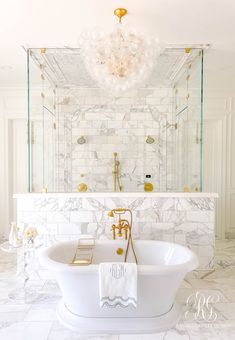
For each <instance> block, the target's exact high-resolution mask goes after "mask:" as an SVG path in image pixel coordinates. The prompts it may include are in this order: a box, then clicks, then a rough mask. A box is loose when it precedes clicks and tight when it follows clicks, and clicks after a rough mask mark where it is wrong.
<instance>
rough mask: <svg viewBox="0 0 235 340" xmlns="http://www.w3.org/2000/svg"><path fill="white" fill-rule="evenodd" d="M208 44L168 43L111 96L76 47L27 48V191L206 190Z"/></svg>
mask: <svg viewBox="0 0 235 340" xmlns="http://www.w3.org/2000/svg"><path fill="white" fill-rule="evenodd" d="M203 53H204V51H203V49H202V48H200V47H191V48H185V47H174V46H169V47H165V49H164V51H162V53H161V54H160V55H159V57H158V58H157V60H156V64H155V67H154V70H153V72H152V74H151V77H150V78H149V79H148V80H147V81H145V83H144V84H143V85H142V87H140V88H135V89H134V90H131V91H128V92H125V93H122V94H121V95H120V96H113V95H112V93H109V92H107V91H106V90H104V89H102V88H101V87H99V86H98V85H97V84H96V83H95V81H94V80H93V79H92V77H91V74H90V72H88V71H87V69H86V67H85V64H84V61H83V58H82V55H81V51H80V49H79V48H29V49H27V63H28V65H27V66H28V141H29V142H28V158H29V162H28V163H29V169H28V190H29V192H43V191H44V192H77V191H89V192H112V191H123V192H143V191H144V190H145V191H148V190H152V191H156V192H167V191H172V192H182V191H193V192H197V191H202V137H203Z"/></svg>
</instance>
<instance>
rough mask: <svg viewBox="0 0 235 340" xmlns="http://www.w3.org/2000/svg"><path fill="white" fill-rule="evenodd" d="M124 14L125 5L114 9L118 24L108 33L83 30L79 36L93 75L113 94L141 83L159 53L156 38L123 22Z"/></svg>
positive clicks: (88, 67) (84, 55)
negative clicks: (149, 36)
mask: <svg viewBox="0 0 235 340" xmlns="http://www.w3.org/2000/svg"><path fill="white" fill-rule="evenodd" d="M126 13H127V11H126V9H124V8H117V9H116V10H115V11H114V14H115V15H116V16H117V17H118V18H119V23H118V24H117V26H116V27H115V29H114V31H112V32H111V33H108V34H105V33H104V32H101V31H97V30H96V31H94V32H85V33H83V34H81V36H80V39H79V45H80V47H81V50H82V51H83V53H82V54H83V57H84V60H85V64H86V67H87V69H88V71H89V73H90V74H91V76H92V78H93V79H94V80H95V81H96V82H97V83H98V85H99V86H100V87H102V88H106V89H109V90H110V91H111V92H113V93H115V94H118V93H121V92H125V91H126V90H129V89H131V88H134V87H137V86H140V85H142V86H144V81H145V80H146V79H147V78H148V76H149V75H150V73H151V71H152V69H153V67H154V63H155V62H156V59H157V56H158V54H159V52H160V45H159V42H158V40H157V39H151V38H148V37H144V36H143V35H142V34H139V33H137V32H136V31H135V30H130V29H127V28H126V27H124V26H123V25H122V17H123V16H124V15H125V14H126Z"/></svg>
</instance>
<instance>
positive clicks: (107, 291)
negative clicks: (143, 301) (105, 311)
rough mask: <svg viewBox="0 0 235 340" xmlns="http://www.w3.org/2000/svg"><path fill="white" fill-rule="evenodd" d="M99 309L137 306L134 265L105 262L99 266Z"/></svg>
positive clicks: (135, 269)
mask: <svg viewBox="0 0 235 340" xmlns="http://www.w3.org/2000/svg"><path fill="white" fill-rule="evenodd" d="M99 289H100V307H104V306H108V307H117V306H120V307H128V306H129V305H133V306H134V307H136V305H137V266H136V264H135V263H122V262H112V263H109V262H105V263H100V265H99Z"/></svg>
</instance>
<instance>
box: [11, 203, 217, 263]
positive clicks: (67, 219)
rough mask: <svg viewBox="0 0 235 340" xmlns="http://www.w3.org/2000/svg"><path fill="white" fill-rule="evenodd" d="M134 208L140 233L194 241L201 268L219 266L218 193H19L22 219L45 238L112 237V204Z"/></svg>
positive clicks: (22, 223) (140, 235)
mask: <svg viewBox="0 0 235 340" xmlns="http://www.w3.org/2000/svg"><path fill="white" fill-rule="evenodd" d="M117 207H126V208H130V209H131V210H132V212H133V221H134V222H133V236H134V238H135V239H153V240H163V241H169V242H175V243H179V244H182V245H186V246H188V247H189V248H190V249H192V250H193V251H195V252H196V253H197V254H198V256H199V259H200V268H201V269H211V268H213V258H214V223H215V199H214V198H158V197H156V198H128V197H127V198H116V197H113V198H112V197H110V198H104V197H100V198H74V197H62V196H60V197H59V196H58V197H56V198H54V197H48V198H44V197H42V198H36V197H35V198H31V197H30V198H18V199H17V223H18V225H19V226H20V227H21V228H24V227H25V226H28V225H30V226H35V227H36V228H37V229H38V231H39V233H40V236H41V238H42V239H43V240H44V242H45V244H47V243H48V242H49V243H50V242H54V241H61V240H68V239H74V238H77V237H78V236H79V235H81V234H92V235H94V237H95V238H98V239H101V238H108V239H109V238H111V224H112V222H113V220H112V219H111V218H110V217H108V216H107V212H108V211H109V210H110V209H113V208H117Z"/></svg>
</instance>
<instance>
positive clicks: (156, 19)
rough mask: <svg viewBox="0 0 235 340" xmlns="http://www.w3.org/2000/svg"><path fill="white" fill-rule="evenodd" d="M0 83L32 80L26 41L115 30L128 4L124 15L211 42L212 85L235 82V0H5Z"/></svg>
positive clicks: (166, 33)
mask: <svg viewBox="0 0 235 340" xmlns="http://www.w3.org/2000/svg"><path fill="white" fill-rule="evenodd" d="M0 4H1V6H0V37H1V53H0V86H23V85H25V84H26V54H25V52H24V51H23V49H22V47H21V46H22V45H24V46H28V47H30V46H32V47H47V46H58V47H60V46H64V45H66V46H69V45H73V46H74V45H76V41H77V38H78V35H79V33H80V32H81V31H83V30H85V29H90V28H94V27H100V28H103V29H104V30H110V29H111V28H112V26H113V24H114V23H115V22H116V19H115V18H114V16H113V14H112V13H113V10H114V9H115V8H116V7H125V8H127V10H128V16H126V18H125V19H124V21H125V22H126V23H127V24H128V25H131V26H133V27H137V28H138V29H139V30H141V31H144V32H146V33H148V34H151V35H152V36H158V37H159V39H160V40H161V41H163V42H165V43H169V44H171V43H172V44H181V43H182V44H186V45H187V44H197V43H210V44H212V48H211V50H210V51H209V52H207V58H206V75H207V78H208V79H209V81H208V85H209V86H216V87H218V86H223V87H231V86H234V88H235V1H234V0H147V1H146V0H123V1H117V0H115V1H114V0H57V1H55V0H40V1H38V0H5V1H3V0H1V1H0Z"/></svg>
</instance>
